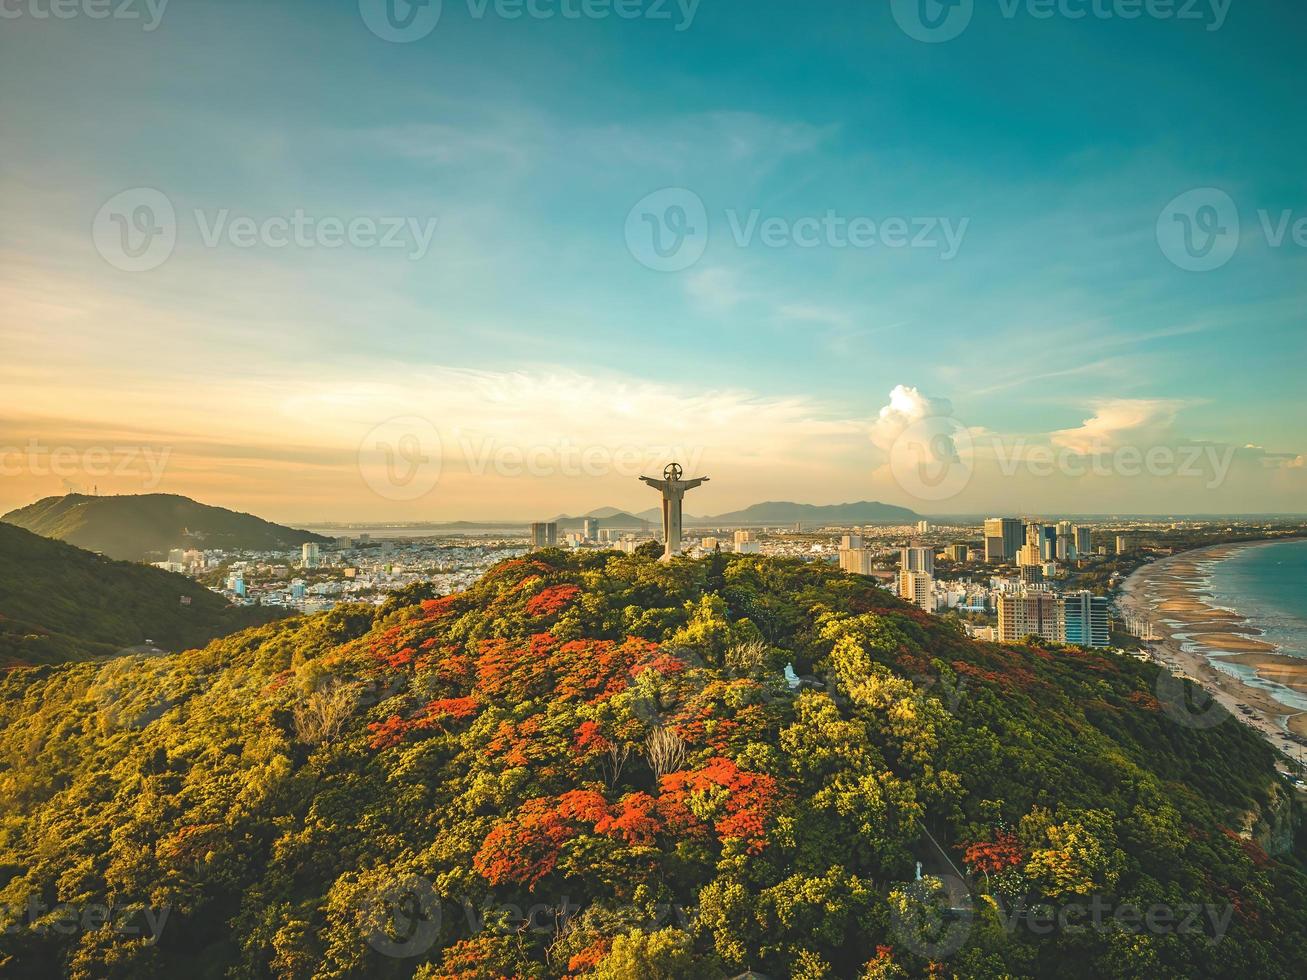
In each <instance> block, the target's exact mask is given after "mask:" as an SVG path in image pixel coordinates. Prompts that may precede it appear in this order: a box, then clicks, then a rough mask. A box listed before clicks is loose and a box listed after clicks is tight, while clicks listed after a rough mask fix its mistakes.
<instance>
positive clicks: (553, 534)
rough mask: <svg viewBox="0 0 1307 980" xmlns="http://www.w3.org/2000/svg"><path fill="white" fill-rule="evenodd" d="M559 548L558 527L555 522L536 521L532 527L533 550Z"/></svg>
mask: <svg viewBox="0 0 1307 980" xmlns="http://www.w3.org/2000/svg"><path fill="white" fill-rule="evenodd" d="M557 546H558V525H557V524H555V523H554V522H553V521H536V522H535V523H534V524H532V525H531V548H532V550H535V549H538V548H555V547H557Z"/></svg>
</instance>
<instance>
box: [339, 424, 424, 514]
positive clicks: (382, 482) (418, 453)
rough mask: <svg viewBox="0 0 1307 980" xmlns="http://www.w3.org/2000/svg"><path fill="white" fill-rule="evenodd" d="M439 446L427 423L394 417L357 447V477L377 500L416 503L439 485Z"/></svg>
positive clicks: (368, 435)
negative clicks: (411, 501)
mask: <svg viewBox="0 0 1307 980" xmlns="http://www.w3.org/2000/svg"><path fill="white" fill-rule="evenodd" d="M441 445H442V444H441V439H440V431H439V430H438V429H437V428H436V427H435V425H434V424H433V423H432V422H431V421H430V420H429V419H424V418H422V417H421V416H418V415H397V416H396V417H394V418H392V419H387V420H386V421H385V422H382V423H381V424H380V425H378V426H375V427H374V428H373V429H371V430H370V431H369V432H368V434H367V435H366V436H364V437H363V441H362V442H360V443H359V449H358V467H359V474H360V475H361V476H362V477H363V482H364V483H366V484H367V485H368V486H369V487H370V488H371V489H372V492H373V493H375V494H377V496H379V497H384V498H385V499H386V500H418V499H419V498H421V497H425V496H426V495H427V494H429V493H430V492H431V491H432V490H434V489H435V488H436V484H437V483H439V482H440V470H441V452H442V449H441Z"/></svg>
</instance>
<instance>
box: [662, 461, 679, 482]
mask: <svg viewBox="0 0 1307 980" xmlns="http://www.w3.org/2000/svg"><path fill="white" fill-rule="evenodd" d="M681 473H682V470H681V464H680V463H670V464H668V466H667V467H666V468H665V469H664V470H663V479H664V480H673V481H675V480H679V479H680V478H681Z"/></svg>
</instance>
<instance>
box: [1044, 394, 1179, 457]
mask: <svg viewBox="0 0 1307 980" xmlns="http://www.w3.org/2000/svg"><path fill="white" fill-rule="evenodd" d="M1183 405H1184V403H1183V402H1179V401H1174V400H1171V399H1164V398H1115V399H1111V400H1107V401H1099V402H1096V403H1094V406H1093V408H1094V414H1093V415H1092V416H1090V417H1089V418H1087V419H1085V421H1084V422H1083V424H1081V425H1080V426H1078V427H1077V428H1074V429H1059V430H1057V431H1055V432H1052V433H1049V439H1050V441H1051V442H1052V443H1053V445H1055V446H1058V447H1060V448H1063V449H1070V450H1073V451H1075V452H1078V453H1085V454H1089V453H1094V452H1102V451H1104V450H1111V449H1115V448H1117V447H1119V446H1123V445H1140V446H1142V445H1156V444H1159V443H1164V442H1167V441H1168V436H1169V435H1170V433H1171V431H1172V429H1173V427H1174V425H1175V418H1176V415H1177V413H1178V412H1179V411H1180V409H1181V408H1182V407H1183Z"/></svg>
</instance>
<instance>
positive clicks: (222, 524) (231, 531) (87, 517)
mask: <svg viewBox="0 0 1307 980" xmlns="http://www.w3.org/2000/svg"><path fill="white" fill-rule="evenodd" d="M0 521H4V522H7V523H9V524H15V525H17V526H18V527H22V528H26V529H27V530H29V531H32V532H34V533H36V534H40V535H43V536H45V537H47V538H58V539H59V540H61V541H67V542H68V543H69V544H74V545H77V547H79V548H85V549H86V550H88V551H98V552H100V553H101V554H103V555H107V556H109V557H110V558H119V559H123V560H126V561H151V560H154V561H157V560H161V559H162V558H164V557H166V556H167V553H168V551H169V550H171V549H173V548H225V549H230V550H240V551H286V550H291V549H294V548H298V547H299V546H300V545H302V544H305V543H306V542H310V541H317V542H321V543H326V542H329V541H331V538H326V537H323V536H322V535H320V534H313V533H311V532H309V531H300V530H296V529H295V528H289V527H283V526H282V525H280V524H273V523H271V522H269V521H265V520H262V519H261V518H258V517H254V516H252V515H250V514H241V513H238V512H236V511H232V510H227V509H225V508H223V507H211V506H209V505H207V504H201V503H199V502H197V501H194V500H191V499H190V498H189V497H181V496H177V495H175V494H167V493H151V494H139V495H130V494H129V495H122V496H112V497H90V496H86V495H84V494H80V493H70V494H66V495H65V496H62V497H46V498H45V499H44V500H38V501H37V502H36V503H34V504H30V505H28V506H27V507H21V508H19V509H18V510H14V511H10V512H9V513H8V514H5V515H4V517H0Z"/></svg>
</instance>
